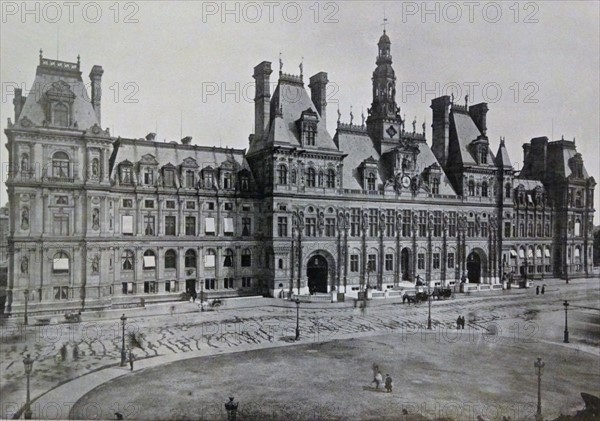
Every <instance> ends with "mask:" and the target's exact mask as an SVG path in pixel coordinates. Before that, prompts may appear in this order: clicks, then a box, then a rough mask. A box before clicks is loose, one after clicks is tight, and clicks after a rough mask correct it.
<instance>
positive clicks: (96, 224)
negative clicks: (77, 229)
mask: <svg viewBox="0 0 600 421" xmlns="http://www.w3.org/2000/svg"><path fill="white" fill-rule="evenodd" d="M92 228H93V229H95V230H97V229H98V228H100V212H99V211H98V209H94V210H93V211H92Z"/></svg>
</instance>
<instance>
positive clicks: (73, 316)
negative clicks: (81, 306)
mask: <svg viewBox="0 0 600 421" xmlns="http://www.w3.org/2000/svg"><path fill="white" fill-rule="evenodd" d="M65 321H66V322H67V323H79V322H80V321H81V310H79V311H78V312H77V313H65Z"/></svg>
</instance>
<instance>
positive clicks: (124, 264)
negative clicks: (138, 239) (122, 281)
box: [121, 250, 135, 270]
mask: <svg viewBox="0 0 600 421" xmlns="http://www.w3.org/2000/svg"><path fill="white" fill-rule="evenodd" d="M134 258H135V254H134V253H133V252H132V251H131V250H125V251H124V252H123V254H122V255H121V269H122V270H133V261H134Z"/></svg>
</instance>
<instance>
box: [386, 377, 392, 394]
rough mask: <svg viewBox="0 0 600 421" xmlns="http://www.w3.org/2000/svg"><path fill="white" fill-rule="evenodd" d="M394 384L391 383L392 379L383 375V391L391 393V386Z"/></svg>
mask: <svg viewBox="0 0 600 421" xmlns="http://www.w3.org/2000/svg"><path fill="white" fill-rule="evenodd" d="M393 385H394V384H393V383H392V378H391V377H390V375H389V374H386V375H385V390H387V392H388V393H392V386H393Z"/></svg>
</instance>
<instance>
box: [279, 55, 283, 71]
mask: <svg viewBox="0 0 600 421" xmlns="http://www.w3.org/2000/svg"><path fill="white" fill-rule="evenodd" d="M282 69H283V60H282V59H281V51H280V52H279V74H281V71H282Z"/></svg>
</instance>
